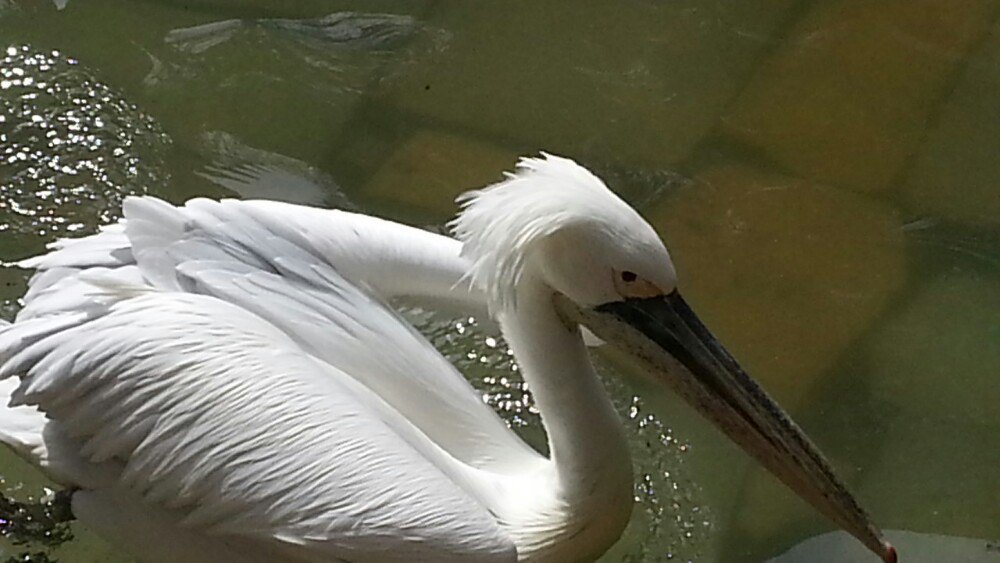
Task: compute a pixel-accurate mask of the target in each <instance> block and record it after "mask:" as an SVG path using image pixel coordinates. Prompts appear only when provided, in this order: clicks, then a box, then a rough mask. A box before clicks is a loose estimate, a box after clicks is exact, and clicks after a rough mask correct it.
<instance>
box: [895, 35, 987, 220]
mask: <svg viewBox="0 0 1000 563" xmlns="http://www.w3.org/2000/svg"><path fill="white" fill-rule="evenodd" d="M998 92H1000V23H998V24H995V25H994V26H993V29H992V31H991V33H990V36H989V38H988V39H987V40H986V42H985V43H984V45H983V46H982V47H981V48H980V49H979V50H978V51H977V52H976V53H975V54H974V55H972V56H971V57H970V58H969V60H968V62H967V64H966V65H965V69H964V70H963V71H962V75H961V77H960V78H959V81H958V85H957V86H956V87H955V90H954V93H953V94H952V95H951V96H950V98H949V99H948V101H947V103H946V104H945V106H944V108H943V109H942V111H941V113H940V115H939V116H938V117H937V119H936V121H935V123H934V125H933V126H932V127H931V130H930V133H929V135H928V138H927V141H926V142H925V143H924V145H923V146H922V147H921V149H920V151H919V153H918V156H917V158H916V162H915V164H914V166H913V168H912V169H911V170H910V171H909V172H908V173H907V178H906V182H905V185H904V199H905V201H906V202H907V204H908V206H909V207H911V208H912V209H913V210H914V211H916V212H918V213H922V214H929V215H933V216H937V217H942V218H945V219H949V220H952V221H956V222H960V223H964V224H967V225H972V226H991V227H998V226H1000V159H997V155H998V154H1000V127H998V126H997V125H998V124H1000V104H997V93H998Z"/></svg>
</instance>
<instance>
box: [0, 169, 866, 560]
mask: <svg viewBox="0 0 1000 563" xmlns="http://www.w3.org/2000/svg"><path fill="white" fill-rule="evenodd" d="M574 198H575V199H574ZM574 206H575V207H576V209H574ZM528 209H534V210H535V214H534V215H532V214H530V213H527V210H528ZM504 212H506V215H504ZM520 212H523V213H520ZM124 215H125V220H124V221H123V222H122V223H120V224H117V225H113V226H111V227H108V228H106V229H104V230H103V231H102V232H101V233H99V234H97V235H94V236H91V237H87V238H84V239H79V240H76V241H64V242H62V243H60V244H58V245H57V247H56V249H55V250H54V251H53V252H51V253H49V254H47V255H44V256H41V257H38V258H34V259H31V260H28V261H26V262H24V263H23V265H25V266H27V267H32V268H36V269H37V270H38V273H36V275H35V276H34V278H33V279H32V282H31V284H30V288H29V291H28V293H27V294H26V296H25V299H24V301H25V306H24V308H23V309H22V310H21V312H20V313H19V315H18V317H17V320H16V322H15V323H14V324H12V325H9V326H6V327H2V328H0V376H19V378H20V380H19V381H18V380H16V379H10V380H8V381H7V382H4V387H3V390H4V392H6V393H8V394H9V395H10V396H11V397H12V401H11V406H10V407H7V408H6V409H4V410H2V411H0V439H2V440H3V441H4V442H5V443H7V444H8V445H10V446H12V447H13V448H14V449H15V450H17V451H18V452H19V453H20V454H21V455H23V456H24V457H26V458H28V459H29V460H30V461H32V462H34V463H36V464H37V465H39V466H40V467H41V468H42V469H43V470H44V471H46V472H47V473H48V474H49V475H50V476H52V477H53V478H54V479H55V480H56V481H58V482H60V483H62V484H64V485H66V486H68V487H72V488H74V489H76V492H75V493H74V494H73V499H72V506H73V511H74V514H75V515H76V516H77V517H78V518H80V519H81V520H83V521H84V522H85V523H86V524H88V525H89V526H91V527H92V528H94V529H95V530H97V531H98V532H99V533H101V534H103V535H105V536H107V537H110V538H112V539H114V540H115V541H117V542H119V543H121V544H122V545H124V546H126V547H127V548H129V550H130V551H132V552H133V553H135V554H137V555H139V556H140V557H141V558H143V559H145V560H151V561H180V560H183V561H216V562H218V561H234V562H235V561H240V562H243V561H354V562H360V561H483V562H488V561H498V562H500V561H507V562H509V561H546V562H549V561H552V562H555V561H587V560H593V559H595V558H597V557H598V556H600V554H602V553H603V552H604V551H606V550H607V549H608V547H610V546H611V544H613V543H614V541H616V540H617V538H618V537H619V535H620V534H621V532H622V530H623V529H624V526H625V524H626V523H627V521H628V517H629V514H630V512H631V482H632V477H631V464H630V461H629V457H628V452H627V451H626V448H625V445H624V444H625V441H624V437H623V434H622V433H623V429H622V427H621V425H620V423H619V422H618V420H617V417H616V415H615V413H614V411H613V409H612V407H611V404H610V401H609V400H608V398H607V396H606V395H605V393H604V390H603V388H602V386H601V384H600V382H599V381H598V379H597V377H596V375H595V373H594V370H593V368H592V366H591V364H590V362H589V359H588V357H587V352H586V349H585V347H584V345H583V341H582V338H581V336H580V330H579V328H578V327H577V325H576V322H575V321H573V320H570V319H569V317H568V316H567V314H566V313H565V312H564V311H563V310H562V309H560V307H559V306H558V304H557V302H558V301H559V300H560V299H564V298H567V299H569V300H571V301H572V302H573V303H575V304H576V305H579V306H582V307H592V306H599V305H601V304H602V303H607V302H609V301H620V300H624V301H622V302H623V303H624V302H625V301H628V302H630V303H631V302H632V301H633V300H636V299H646V298H654V297H656V298H658V297H657V296H658V295H666V294H669V293H671V291H672V290H673V287H674V285H675V279H674V272H673V267H672V266H671V265H670V262H669V256H668V255H667V253H666V250H665V249H664V248H663V246H662V243H660V242H659V239H658V238H656V236H655V233H653V231H652V229H651V228H649V227H648V225H646V224H645V222H643V221H642V220H641V218H639V217H638V215H637V214H635V212H634V211H633V210H631V208H629V207H628V206H627V205H625V204H624V203H623V202H621V200H618V199H617V198H616V197H614V196H613V195H612V194H611V193H610V192H608V191H607V189H606V188H605V187H604V186H603V184H601V183H600V181H599V180H597V179H596V178H595V177H593V176H592V175H590V174H589V173H587V172H586V171H585V170H583V169H582V168H580V167H579V166H577V165H576V164H575V163H572V162H571V161H568V160H565V159H558V158H555V157H548V158H546V159H544V160H541V159H538V160H527V161H524V162H523V163H522V170H521V171H520V172H519V173H518V174H516V175H511V176H510V177H509V178H508V180H507V181H506V182H505V183H503V184H501V185H498V186H494V187H491V188H489V189H487V190H484V191H482V192H478V193H476V194H473V195H472V196H470V198H469V199H468V201H467V202H466V210H465V211H464V212H463V214H462V215H461V216H460V218H459V219H458V220H457V221H456V223H455V225H454V226H455V231H456V234H457V236H458V239H459V240H455V239H452V238H449V237H445V236H440V235H435V234H431V233H428V232H425V231H421V230H418V229H414V228H411V227H406V226H403V225H399V224H396V223H391V222H388V221H383V220H380V219H375V218H372V217H367V216H363V215H357V214H351V213H346V212H341V211H331V210H320V209H312V208H305V207H299V206H293V205H289V204H281V203H275V202H264V201H250V202H237V201H225V202H214V201H208V200H193V201H191V202H188V203H187V204H186V205H185V206H183V207H174V206H171V205H168V204H166V203H163V202H161V201H159V200H155V199H151V198H141V199H130V200H128V201H127V202H126V204H125V208H124ZM588 221H590V222H594V221H603V223H604V226H603V227H602V229H603V231H615V232H613V233H610V234H609V233H604V232H603V231H602V230H601V229H598V234H596V235H595V234H594V232H592V231H586V230H584V226H586V225H588V224H589V223H588ZM617 231H622V232H625V233H626V234H631V235H634V240H632V241H631V244H628V245H627V246H628V249H627V251H625V252H624V254H625V255H626V256H624V257H621V256H617V255H615V257H614V260H615V262H614V263H611V262H609V263H608V270H607V272H604V270H603V264H602V261H603V260H606V257H605V256H603V255H602V254H601V253H602V252H610V253H612V254H615V253H616V252H617V251H616V250H614V249H613V248H612V247H611V246H609V245H616V244H618V243H619V242H621V238H620V237H621V236H622V233H621V232H617ZM633 231H634V232H633ZM570 234H572V236H570ZM611 234H614V235H615V236H610V235H611ZM579 237H583V238H582V239H581V238H579ZM616 237H618V238H616ZM581 243H584V244H581ZM577 249H584V250H582V251H581V250H577ZM581 252H582V254H581ZM542 256H544V258H545V259H544V260H542V259H541V258H540V257H542ZM581 261H583V262H586V263H581ZM619 262H620V263H619ZM595 265H597V266H600V267H599V268H598V269H599V270H601V271H602V272H604V273H602V274H601V275H602V277H601V279H600V280H587V279H585V277H586V276H585V273H586V272H588V271H589V270H590V269H592V268H593V267H594V266H595ZM621 265H624V266H627V267H628V268H626V269H620V268H619V266H621ZM626 270H627V271H626ZM633 270H634V271H636V272H638V274H635V273H633ZM605 274H606V275H607V276H608V277H607V279H604V275H605ZM625 274H628V275H625ZM612 277H614V280H613V281H612ZM636 278H638V279H636ZM622 280H625V281H622ZM392 298H410V299H413V300H416V301H418V302H421V303H424V304H429V305H432V306H435V307H441V308H447V309H449V310H463V311H472V312H476V313H477V314H486V312H487V311H489V313H490V314H491V315H492V316H493V317H494V319H495V320H496V321H497V322H498V323H499V325H500V328H501V330H502V332H503V334H504V336H505V337H506V339H507V341H508V342H509V344H510V346H511V349H512V350H513V352H514V354H515V357H516V358H517V360H518V363H519V365H520V367H521V370H522V373H523V375H524V378H525V380H526V381H527V382H528V384H529V386H530V387H531V389H532V392H533V394H534V397H535V400H536V403H537V406H538V408H539V411H540V413H541V416H542V422H543V424H544V426H545V429H546V432H547V435H548V438H549V445H550V451H551V456H549V457H544V456H542V455H540V454H538V453H536V452H535V451H534V450H532V449H531V448H530V447H528V446H527V445H525V444H524V443H523V442H521V441H520V439H519V438H518V437H517V436H516V435H514V434H513V433H512V432H511V431H510V430H509V429H508V428H507V427H506V426H505V425H504V423H503V422H502V421H501V420H500V419H499V418H498V417H497V416H496V414H495V413H493V412H492V411H491V410H490V409H489V408H488V407H487V406H486V405H485V404H484V403H483V402H482V400H481V399H480V397H479V396H478V395H477V394H476V393H475V392H474V391H473V389H472V388H471V387H470V386H469V384H468V383H467V382H466V381H465V380H464V379H463V378H462V376H461V375H460V374H459V373H458V372H457V371H456V370H455V368H454V367H453V366H451V365H450V364H448V362H447V361H445V360H444V358H443V357H442V356H441V355H440V354H438V353H437V352H436V351H435V350H434V349H433V347H431V346H430V344H429V343H427V342H426V341H425V340H424V339H423V338H422V337H421V336H420V335H419V334H418V333H417V332H416V331H415V330H413V328H412V327H410V326H409V325H408V324H406V323H405V322H404V321H403V320H402V319H401V318H400V317H398V316H397V315H396V314H395V313H394V312H393V311H392V310H391V309H390V308H389V307H387V306H386V305H385V304H384V303H385V301H386V300H388V299H392ZM598 309H600V307H598ZM622 314H625V313H622ZM605 316H607V315H605ZM601 318H603V317H601ZM609 318H610V317H609ZM595 324H596V325H601V323H600V322H596V323H595ZM640 356H643V357H644V356H648V354H647V353H646V352H641V353H640ZM696 360H697V358H696ZM685 365H686V364H685ZM20 405H25V406H20ZM42 413H44V414H45V415H47V416H43V414H42ZM727 416H728V415H727ZM723 426H725V425H724V424H723ZM765 431H766V429H765ZM795 431H796V432H797V430H795ZM727 432H728V430H727ZM780 432H784V430H780ZM796 439H797V438H796ZM748 440H750V441H751V442H752V439H749V438H748ZM793 441H794V440H793ZM796 444H798V443H797V442H796V443H795V444H793V445H792V446H789V447H800V446H799V445H796ZM753 445H754V447H756V446H757V444H756V443H754V444H753ZM807 445H808V444H807ZM765 463H767V461H765ZM796 463H799V464H801V463H803V462H802V460H801V459H799V460H797V461H796ZM769 467H771V466H770V465H769ZM824 467H825V466H824ZM779 468H780V467H779ZM772 469H773V467H772ZM794 471H801V469H800V468H799V469H795V470H794ZM776 473H779V476H781V475H780V471H776ZM792 476H793V477H795V478H802V479H805V480H808V479H806V478H804V477H801V476H797V474H796V473H794V472H793V473H792ZM782 478H783V479H784V477H782ZM829 478H832V477H830V476H828V475H827V476H821V477H819V479H820V480H822V479H829ZM786 482H788V481H787V480H786ZM790 484H791V485H792V486H793V488H794V487H796V483H790ZM810 485H811V483H808V484H807V485H804V487H805V489H803V490H808V486H810ZM838 486H839V485H838ZM796 490H799V489H796ZM845 494H846V493H845ZM827 497H829V495H827ZM816 502H818V504H820V505H822V504H823V503H824V502H825V503H827V504H830V503H834V504H836V503H837V502H840V500H839V499H834V500H830V498H827V499H826V500H825V501H824V500H819V501H816ZM820 508H821V509H829V510H832V512H833V513H834V514H835V515H841V514H840V513H838V512H837V510H840V507H839V506H836V507H834V508H832V509H830V507H829V506H820ZM854 508H856V506H855V507H854ZM844 510H846V511H847V513H849V512H850V510H851V509H850V508H847V509H844ZM828 513H829V512H828ZM841 516H842V515H841ZM854 516H855V515H853V513H850V514H848V515H847V516H844V517H843V518H842V519H840V520H838V522H839V523H841V524H842V525H845V526H846V527H848V528H849V529H851V530H852V532H854V533H855V534H856V535H859V537H862V536H864V539H865V540H868V539H869V538H868V536H867V535H866V534H868V533H869V532H870V530H869V531H865V529H862V528H863V526H861V527H860V528H859V525H858V524H857V522H855V521H854V520H851V519H852V518H854ZM858 529H862V531H860V532H858V531H857V530H858ZM871 530H874V528H871ZM872 533H874V534H875V536H877V531H875V532H872ZM872 541H873V542H874V541H875V540H872ZM878 541H880V540H878ZM868 543H869V545H870V546H871V545H876V544H875V543H872V542H868Z"/></svg>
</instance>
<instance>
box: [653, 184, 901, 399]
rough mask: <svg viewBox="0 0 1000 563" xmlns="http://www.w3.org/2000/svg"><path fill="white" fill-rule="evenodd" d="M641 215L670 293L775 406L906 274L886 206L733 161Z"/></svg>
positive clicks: (806, 390)
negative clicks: (669, 279) (656, 240)
mask: <svg viewBox="0 0 1000 563" xmlns="http://www.w3.org/2000/svg"><path fill="white" fill-rule="evenodd" d="M647 217H648V218H649V219H650V220H651V222H652V223H653V224H654V225H655V226H656V227H658V228H659V230H660V231H661V234H662V235H663V236H664V239H665V240H666V242H667V245H668V247H669V248H670V249H671V252H672V253H673V256H674V260H675V262H676V264H677V269H678V272H679V276H680V288H681V291H682V292H684V293H685V294H686V295H687V296H688V297H689V300H690V301H691V302H692V305H693V306H694V307H695V308H696V310H698V311H700V314H701V315H702V316H703V318H704V319H705V321H706V323H707V324H708V325H709V326H710V327H712V329H713V330H714V331H715V332H716V333H717V335H718V336H719V337H720V338H721V339H722V341H723V342H726V343H727V345H728V346H729V347H730V348H731V351H732V352H733V353H734V355H735V356H736V357H737V358H739V359H740V360H741V361H742V362H743V363H744V364H745V367H746V368H748V370H749V371H750V373H751V374H753V375H754V377H756V378H758V379H759V380H760V381H761V382H762V383H763V384H764V386H765V387H766V388H767V389H768V390H769V391H770V392H772V393H773V394H774V395H775V396H776V398H777V399H778V400H779V402H782V403H783V404H785V405H786V406H791V407H795V406H797V405H801V404H803V402H805V401H807V400H808V396H809V394H810V391H811V389H812V387H813V385H814V384H815V383H816V382H817V381H819V380H820V379H821V378H822V377H823V376H824V374H825V373H826V372H827V370H828V369H829V368H830V366H831V365H832V364H833V363H834V362H835V360H836V359H837V357H838V356H839V355H840V354H842V353H843V351H844V350H845V349H846V348H847V347H848V346H850V345H851V344H852V343H853V341H854V340H855V339H856V338H858V336H859V335H860V334H862V333H863V332H864V331H865V330H866V329H867V328H868V327H869V326H870V325H871V324H872V322H873V321H874V320H875V319H877V318H878V317H879V315H881V314H882V312H883V311H884V309H885V307H886V305H887V304H888V302H889V300H890V299H891V298H892V297H893V296H894V295H895V294H896V292H897V290H898V289H899V288H900V286H901V285H902V284H903V283H904V280H905V276H906V258H905V255H904V242H903V236H902V230H901V227H900V223H899V217H898V214H897V213H896V212H895V211H894V210H892V209H891V208H888V207H886V206H885V205H883V204H881V203H879V202H876V201H874V200H872V199H870V198H868V197H866V196H863V195H859V194H854V193H851V192H847V191H843V190H837V189H833V188H829V187H825V186H822V185H819V184H815V183H811V182H808V181H805V180H801V179H796V178H792V177H788V176H783V175H779V174H771V173H766V172H762V171H760V170H757V169H754V168H751V167H749V166H745V165H741V164H718V165H711V166H708V167H707V168H706V169H704V170H703V171H701V172H698V173H696V174H695V175H694V181H693V182H692V183H691V184H690V185H688V186H686V187H684V188H682V189H680V190H677V191H676V192H675V193H674V194H673V195H672V196H671V197H668V198H665V199H663V200H662V201H661V202H659V203H658V204H657V205H656V206H655V207H653V208H652V209H651V210H649V212H648V213H647Z"/></svg>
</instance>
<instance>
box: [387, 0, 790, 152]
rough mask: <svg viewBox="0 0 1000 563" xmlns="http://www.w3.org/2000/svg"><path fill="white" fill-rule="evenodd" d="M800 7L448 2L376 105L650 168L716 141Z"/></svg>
mask: <svg viewBox="0 0 1000 563" xmlns="http://www.w3.org/2000/svg"><path fill="white" fill-rule="evenodd" d="M796 3H797V2H795V1H794V0H753V1H751V2H704V1H697V2H696V1H693V0H684V1H679V2H668V3H662V2H627V3H620V2H610V3H609V2H575V3H566V2H544V3H538V2H533V1H528V0H518V1H513V2H511V1H504V2H476V3H475V4H448V5H446V7H441V8H440V9H439V10H438V12H437V13H436V14H435V15H433V16H431V17H430V18H429V21H428V22H427V23H428V25H430V26H437V27H438V28H440V30H441V32H442V34H441V35H439V36H435V37H433V38H431V39H429V41H433V42H431V43H429V44H428V46H427V48H426V49H424V51H423V54H422V55H419V54H418V55H416V56H415V57H414V58H413V59H412V60H405V61H401V62H400V63H399V64H398V66H397V67H396V68H394V69H392V70H390V71H389V72H388V73H387V75H386V76H385V77H384V78H382V79H381V81H380V84H379V86H378V94H377V96H379V97H380V99H381V100H382V101H383V102H384V103H386V104H388V105H389V106H391V107H394V108H400V109H402V110H404V111H407V112H410V113H412V114H415V115H418V116H421V117H423V118H426V119H431V120H434V121H436V122H440V123H443V124H445V125H446V126H449V127H455V128H460V129H467V130H469V131H473V132H475V133H477V134H479V135H482V136H483V137H488V138H489V137H492V138H499V139H508V140H510V141H512V142H516V143H518V144H525V145H528V146H532V147H534V148H536V149H543V150H548V151H552V152H558V153H565V154H571V155H573V156H575V157H578V158H579V157H584V156H588V155H591V156H593V155H599V156H604V157H606V156H607V155H613V157H614V159H616V160H619V161H621V162H622V163H625V164H631V165H642V166H652V167H654V168H658V167H662V166H663V165H665V164H667V163H671V162H676V161H678V160H680V159H682V158H683V157H684V156H685V155H687V154H688V153H689V152H690V151H691V149H692V147H693V146H694V145H695V144H696V143H698V141H699V140H701V139H702V138H703V137H704V136H705V135H706V134H707V133H708V132H709V131H710V130H711V128H712V127H713V126H714V124H715V122H716V118H717V116H718V115H719V113H720V112H721V111H722V109H723V108H724V106H725V105H726V104H727V103H728V102H729V101H730V99H731V98H732V96H733V95H734V94H735V93H736V92H738V91H739V88H740V87H741V86H742V84H743V82H744V81H745V77H746V76H747V74H748V73H749V72H750V70H751V69H752V68H753V65H754V64H755V63H756V62H757V61H758V60H759V57H760V56H761V54H762V53H763V51H764V50H765V49H766V48H767V47H768V45H769V44H770V42H771V41H772V40H773V37H774V35H775V34H776V33H777V32H778V30H780V29H781V27H782V25H783V24H784V22H785V21H786V20H787V19H788V18H789V17H790V10H791V8H792V6H794V5H795V4H796ZM559 30H564V31H563V32H562V33H563V34H562V35H560V34H559V33H560V32H559Z"/></svg>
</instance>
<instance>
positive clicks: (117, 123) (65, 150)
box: [0, 45, 169, 310]
mask: <svg viewBox="0 0 1000 563" xmlns="http://www.w3.org/2000/svg"><path fill="white" fill-rule="evenodd" d="M0 55H2V58H0V236H3V237H5V238H6V239H7V240H8V241H12V242H13V244H11V247H8V248H16V249H17V250H18V251H22V252H30V251H37V250H38V249H40V248H41V246H42V244H43V243H46V242H51V241H52V240H55V239H57V238H60V237H63V236H70V235H73V236H76V235H78V234H80V233H85V232H88V231H91V230H93V229H94V228H95V227H96V226H97V225H99V224H104V223H108V222H111V221H113V220H114V219H116V218H117V217H118V216H119V213H120V208H121V202H122V199H123V198H124V197H125V196H126V195H129V194H137V193H146V192H147V191H149V190H151V189H156V188H158V187H160V186H162V185H163V184H164V183H165V182H166V180H167V174H166V172H165V171H164V165H163V162H162V159H163V157H164V153H165V148H166V146H167V145H168V144H169V139H168V137H167V136H166V134H164V133H163V132H162V131H161V130H160V127H159V126H158V125H157V123H156V122H155V121H154V120H153V119H152V118H151V117H149V116H148V115H146V114H145V113H143V112H142V111H140V110H139V109H138V108H137V107H136V106H135V104H132V103H130V102H128V101H127V100H126V99H125V98H124V97H123V96H122V94H120V93H119V92H117V91H116V90H115V89H114V88H112V87H110V86H108V85H107V84H105V83H103V82H101V81H100V80H98V79H96V78H95V77H94V75H93V74H92V73H91V72H90V71H88V70H87V69H86V68H84V67H83V65H81V64H79V62H78V61H77V60H76V59H74V58H72V57H70V56H67V55H65V54H63V53H61V52H59V51H45V50H40V49H37V48H35V47H32V46H30V45H12V46H8V47H5V48H2V50H0ZM10 237H14V238H13V239H12V238H10ZM14 241H16V242H14ZM17 257H18V256H3V257H2V258H3V259H5V260H7V259H12V258H17ZM10 307H11V304H10V302H9V301H8V302H6V303H4V304H3V305H2V306H0V309H2V310H7V309H10Z"/></svg>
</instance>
